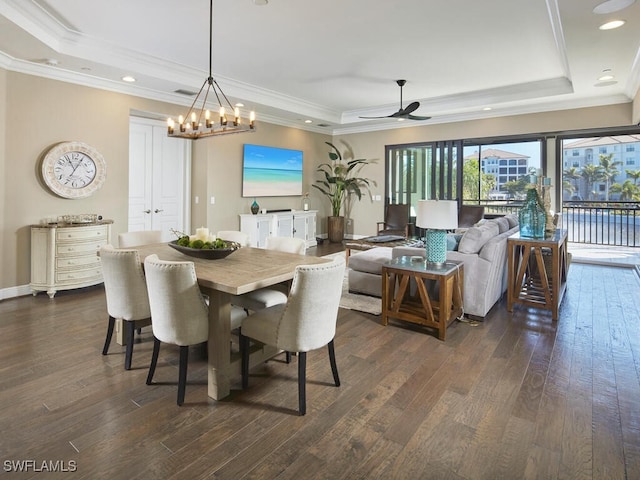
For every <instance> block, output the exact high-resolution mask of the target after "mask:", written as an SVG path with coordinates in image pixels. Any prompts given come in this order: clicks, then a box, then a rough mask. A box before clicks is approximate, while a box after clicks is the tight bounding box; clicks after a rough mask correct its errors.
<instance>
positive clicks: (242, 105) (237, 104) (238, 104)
mask: <svg viewBox="0 0 640 480" xmlns="http://www.w3.org/2000/svg"><path fill="white" fill-rule="evenodd" d="M235 106H236V107H244V103H240V102H238V103H236V104H235Z"/></svg>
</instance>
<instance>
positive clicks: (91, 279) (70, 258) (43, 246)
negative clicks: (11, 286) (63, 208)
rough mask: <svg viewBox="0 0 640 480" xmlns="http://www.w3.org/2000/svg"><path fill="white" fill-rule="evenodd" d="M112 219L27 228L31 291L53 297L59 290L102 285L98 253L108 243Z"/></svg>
mask: <svg viewBox="0 0 640 480" xmlns="http://www.w3.org/2000/svg"><path fill="white" fill-rule="evenodd" d="M112 223H113V221H112V220H101V221H99V222H95V223H91V224H49V225H32V226H31V283H30V285H29V286H30V287H31V291H32V292H33V295H36V294H37V293H38V292H42V291H45V292H47V294H48V295H49V297H51V298H53V297H54V295H55V294H56V292H57V291H59V290H69V289H72V288H81V287H89V286H91V285H97V284H98V283H102V267H101V265H100V259H99V258H98V250H99V249H100V247H101V246H102V245H104V244H106V243H111V224H112Z"/></svg>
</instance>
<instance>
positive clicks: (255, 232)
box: [240, 210, 317, 248]
mask: <svg viewBox="0 0 640 480" xmlns="http://www.w3.org/2000/svg"><path fill="white" fill-rule="evenodd" d="M316 213H317V210H307V211H303V210H292V211H286V212H272V213H259V214H257V215H251V214H243V215H240V230H241V231H242V232H244V233H246V234H248V235H249V241H250V244H251V246H252V247H258V248H264V247H265V245H266V241H267V237H296V238H302V239H303V240H304V241H305V242H306V244H307V248H309V247H315V246H316V245H317V241H316Z"/></svg>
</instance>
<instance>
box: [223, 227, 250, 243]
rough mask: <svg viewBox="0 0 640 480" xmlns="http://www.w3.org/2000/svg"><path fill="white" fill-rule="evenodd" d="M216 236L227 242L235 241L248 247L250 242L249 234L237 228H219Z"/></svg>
mask: <svg viewBox="0 0 640 480" xmlns="http://www.w3.org/2000/svg"><path fill="white" fill-rule="evenodd" d="M216 237H217V238H221V239H222V240H227V241H229V242H237V243H239V244H240V246H241V247H248V246H249V244H250V239H249V234H247V233H244V232H240V231H237V230H220V231H219V232H218V233H217V234H216Z"/></svg>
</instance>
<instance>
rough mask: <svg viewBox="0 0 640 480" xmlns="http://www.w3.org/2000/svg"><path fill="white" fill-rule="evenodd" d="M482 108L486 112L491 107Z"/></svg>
mask: <svg viewBox="0 0 640 480" xmlns="http://www.w3.org/2000/svg"><path fill="white" fill-rule="evenodd" d="M482 110H484V111H485V112H488V111H489V110H491V107H484V108H483V109H482Z"/></svg>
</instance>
